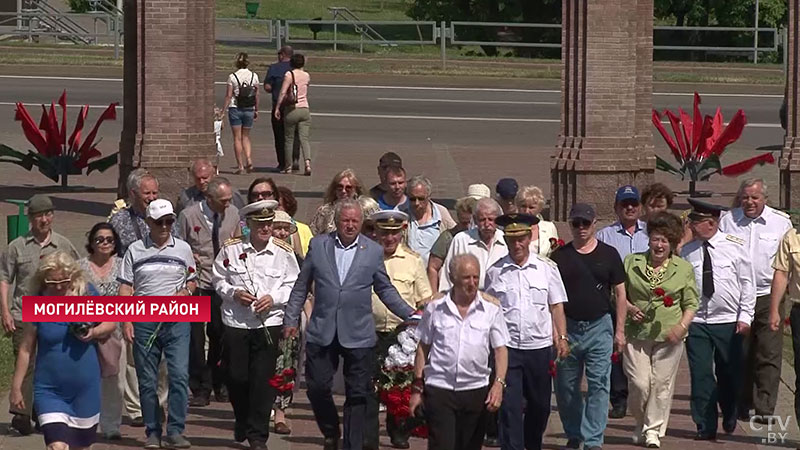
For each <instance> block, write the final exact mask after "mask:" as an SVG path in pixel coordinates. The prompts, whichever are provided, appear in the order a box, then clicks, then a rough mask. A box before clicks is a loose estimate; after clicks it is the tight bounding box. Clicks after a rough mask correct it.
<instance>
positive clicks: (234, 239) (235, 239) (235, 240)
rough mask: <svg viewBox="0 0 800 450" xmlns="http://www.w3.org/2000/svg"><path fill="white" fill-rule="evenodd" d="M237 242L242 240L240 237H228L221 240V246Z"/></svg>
mask: <svg viewBox="0 0 800 450" xmlns="http://www.w3.org/2000/svg"><path fill="white" fill-rule="evenodd" d="M239 242H242V238H240V237H235V238H230V239H228V240H226V241H225V242H223V243H222V246H223V247H228V246H231V245H233V244H238V243H239Z"/></svg>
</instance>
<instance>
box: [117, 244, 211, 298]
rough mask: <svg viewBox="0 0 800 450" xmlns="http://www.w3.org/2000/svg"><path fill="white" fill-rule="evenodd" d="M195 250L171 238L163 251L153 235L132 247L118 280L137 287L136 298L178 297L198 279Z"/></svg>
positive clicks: (125, 258)
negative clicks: (191, 282) (153, 296)
mask: <svg viewBox="0 0 800 450" xmlns="http://www.w3.org/2000/svg"><path fill="white" fill-rule="evenodd" d="M190 267H191V268H192V269H193V270H195V262H194V256H193V255H192V249H191V247H189V244H187V243H186V242H185V241H182V240H180V239H178V238H175V237H172V236H170V238H169V241H168V242H167V243H166V244H165V245H164V246H163V247H161V248H158V247H156V245H155V243H153V241H152V240H151V239H150V235H147V236H145V237H144V238H143V239H139V240H138V241H136V242H134V243H133V244H131V245H130V247H128V251H127V252H125V256H124V257H123V258H122V265H121V266H120V269H119V277H118V278H117V280H118V281H119V282H120V283H121V284H127V285H129V286H133V295H142V296H151V295H174V294H175V292H176V291H178V290H180V289H182V288H184V287H185V286H186V282H187V281H192V280H194V279H195V278H197V273H196V272H193V273H190V271H189V268H190Z"/></svg>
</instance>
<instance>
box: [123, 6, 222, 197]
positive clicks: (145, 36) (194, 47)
mask: <svg viewBox="0 0 800 450" xmlns="http://www.w3.org/2000/svg"><path fill="white" fill-rule="evenodd" d="M124 10H125V56H124V57H125V61H124V62H125V68H124V88H123V105H124V107H125V109H124V114H125V115H124V121H123V131H122V136H121V139H120V179H119V189H120V193H121V194H124V192H125V186H124V184H125V178H126V177H127V175H128V173H130V170H131V169H132V168H135V167H145V168H147V169H148V170H150V171H151V172H152V173H153V174H154V175H156V176H157V177H158V179H159V182H160V183H159V184H160V196H161V197H162V198H166V199H170V200H173V201H174V200H176V199H177V196H178V193H179V191H180V190H181V189H182V188H184V187H185V186H186V185H187V184H188V183H189V179H188V172H187V170H186V169H187V167H189V164H190V163H191V161H192V160H193V159H195V158H197V157H201V156H206V157H211V156H213V155H214V154H215V151H216V150H215V147H214V145H215V144H214V142H215V141H214V129H213V127H212V124H213V119H212V115H213V109H214V0H125V3H124Z"/></svg>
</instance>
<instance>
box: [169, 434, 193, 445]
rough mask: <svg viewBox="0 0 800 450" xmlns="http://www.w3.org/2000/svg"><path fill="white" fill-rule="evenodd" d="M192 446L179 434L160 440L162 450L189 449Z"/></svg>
mask: <svg viewBox="0 0 800 450" xmlns="http://www.w3.org/2000/svg"><path fill="white" fill-rule="evenodd" d="M191 446H192V444H191V443H189V441H188V440H186V438H185V437H183V436H181V435H180V434H175V435H172V436H167V437H165V438H162V439H161V447H162V448H191Z"/></svg>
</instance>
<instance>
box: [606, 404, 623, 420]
mask: <svg viewBox="0 0 800 450" xmlns="http://www.w3.org/2000/svg"><path fill="white" fill-rule="evenodd" d="M627 409H628V406H627V405H616V406H613V407H612V408H611V411H609V412H608V417H609V418H611V419H623V418H624V417H625V414H626V413H627Z"/></svg>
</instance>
